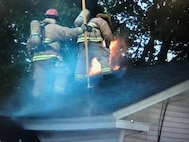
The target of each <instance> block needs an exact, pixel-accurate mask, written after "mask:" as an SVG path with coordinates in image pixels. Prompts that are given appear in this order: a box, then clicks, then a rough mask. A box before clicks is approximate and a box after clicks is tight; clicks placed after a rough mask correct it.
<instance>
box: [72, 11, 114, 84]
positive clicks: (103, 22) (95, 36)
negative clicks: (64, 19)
mask: <svg viewBox="0 0 189 142" xmlns="http://www.w3.org/2000/svg"><path fill="white" fill-rule="evenodd" d="M75 23H78V22H77V19H76V20H75ZM110 24H111V17H110V16H109V15H107V14H103V13H99V14H97V15H96V17H94V18H92V19H90V20H89V22H88V25H90V26H91V27H92V31H91V32H88V33H87V41H88V59H89V63H91V61H92V59H93V58H96V59H97V60H98V62H99V63H100V64H101V74H102V76H103V77H105V78H107V77H110V76H111V73H112V71H111V68H110V64H109V49H108V46H109V44H110V41H111V40H112V38H113V35H112V31H111V29H110ZM84 40H85V39H84V34H81V35H79V36H78V39H77V43H78V44H79V54H78V59H77V65H76V71H75V80H76V81H80V80H83V79H85V77H86V54H85V45H84ZM103 41H105V43H106V44H105V45H104V44H103Z"/></svg>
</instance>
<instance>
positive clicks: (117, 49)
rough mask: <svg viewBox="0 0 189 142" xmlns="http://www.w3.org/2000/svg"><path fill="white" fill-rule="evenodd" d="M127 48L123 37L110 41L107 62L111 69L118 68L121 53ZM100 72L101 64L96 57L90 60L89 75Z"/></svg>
mask: <svg viewBox="0 0 189 142" xmlns="http://www.w3.org/2000/svg"><path fill="white" fill-rule="evenodd" d="M127 49H128V46H127V44H126V43H125V40H124V39H123V38H116V39H114V40H112V41H111V43H110V56H109V62H110V66H111V69H112V70H118V69H119V68H120V64H121V60H122V53H125V52H126V51H127ZM100 72H101V65H100V63H99V62H98V61H97V59H96V58H94V59H93V60H92V63H91V67H90V70H89V75H95V74H99V73H100Z"/></svg>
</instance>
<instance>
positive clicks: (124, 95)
mask: <svg viewBox="0 0 189 142" xmlns="http://www.w3.org/2000/svg"><path fill="white" fill-rule="evenodd" d="M188 65H189V60H188V59H187V60H183V61H177V62H172V63H166V64H161V65H156V66H150V67H143V68H134V69H130V70H127V71H126V72H124V73H123V72H122V71H121V72H120V71H117V72H115V73H114V74H115V75H114V76H113V77H112V78H111V79H105V80H103V79H100V80H99V76H95V77H93V78H91V81H93V84H94V87H93V88H92V89H89V90H85V91H83V90H82V89H81V88H82V85H81V84H80V85H78V84H77V85H75V84H73V85H72V86H71V87H70V88H71V89H70V92H69V94H67V95H65V96H55V97H54V98H46V100H44V101H41V100H35V101H33V102H28V103H26V105H25V106H23V107H22V109H20V110H19V111H18V112H14V115H15V114H16V115H17V116H24V117H47V118H65V117H83V116H98V115H108V114H111V113H113V112H114V111H117V110H119V109H121V108H123V107H127V106H129V105H131V104H134V103H137V102H139V101H141V100H143V99H145V98H148V97H150V96H152V95H154V94H156V93H158V92H160V91H162V90H165V89H166V88H169V87H171V86H174V85H176V84H178V83H181V82H183V81H186V80H188V79H189V68H188ZM83 87H84V88H86V85H84V86H83ZM81 90H82V91H81Z"/></svg>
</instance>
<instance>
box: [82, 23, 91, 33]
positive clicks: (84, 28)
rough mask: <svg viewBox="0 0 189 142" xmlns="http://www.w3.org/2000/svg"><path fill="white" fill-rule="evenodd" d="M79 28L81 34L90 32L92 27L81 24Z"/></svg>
mask: <svg viewBox="0 0 189 142" xmlns="http://www.w3.org/2000/svg"><path fill="white" fill-rule="evenodd" d="M81 28H82V30H83V32H92V27H91V26H89V25H87V24H82V25H81Z"/></svg>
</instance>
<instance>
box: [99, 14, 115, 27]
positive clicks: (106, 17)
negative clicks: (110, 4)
mask: <svg viewBox="0 0 189 142" xmlns="http://www.w3.org/2000/svg"><path fill="white" fill-rule="evenodd" d="M96 17H101V18H103V19H104V20H106V21H107V22H108V24H109V25H111V24H112V20H111V17H110V15H108V14H104V13H98V14H97V15H96Z"/></svg>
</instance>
